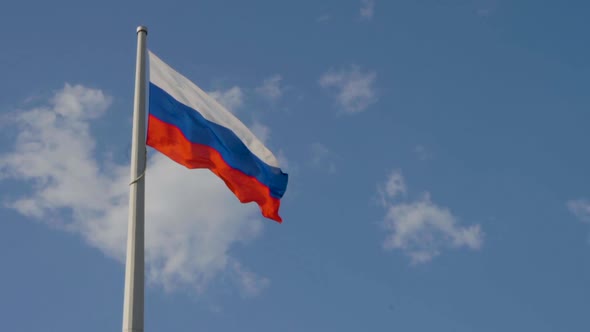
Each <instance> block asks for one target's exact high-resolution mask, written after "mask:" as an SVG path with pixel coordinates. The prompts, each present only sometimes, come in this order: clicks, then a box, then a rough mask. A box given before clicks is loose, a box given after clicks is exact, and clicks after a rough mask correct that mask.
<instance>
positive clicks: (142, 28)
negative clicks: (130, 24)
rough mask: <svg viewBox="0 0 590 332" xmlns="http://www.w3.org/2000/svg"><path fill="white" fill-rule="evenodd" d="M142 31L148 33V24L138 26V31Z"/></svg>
mask: <svg viewBox="0 0 590 332" xmlns="http://www.w3.org/2000/svg"><path fill="white" fill-rule="evenodd" d="M142 31H143V32H145V34H146V35H147V33H148V30H147V27H146V26H143V25H140V26H138V27H137V33H140V32H142Z"/></svg>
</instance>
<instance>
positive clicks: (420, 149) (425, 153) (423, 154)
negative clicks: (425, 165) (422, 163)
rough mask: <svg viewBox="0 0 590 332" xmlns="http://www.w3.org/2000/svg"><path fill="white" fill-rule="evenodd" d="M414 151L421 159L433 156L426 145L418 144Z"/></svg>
mask: <svg viewBox="0 0 590 332" xmlns="http://www.w3.org/2000/svg"><path fill="white" fill-rule="evenodd" d="M414 152H415V153H416V155H417V156H418V159H420V160H429V159H432V157H433V155H432V152H431V151H430V150H429V149H427V148H426V147H425V146H424V145H420V144H418V145H416V147H415V148H414Z"/></svg>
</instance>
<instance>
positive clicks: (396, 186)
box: [379, 170, 407, 199]
mask: <svg viewBox="0 0 590 332" xmlns="http://www.w3.org/2000/svg"><path fill="white" fill-rule="evenodd" d="M406 190H407V189H406V182H405V181H404V177H403V176H402V173H401V171H400V170H393V171H391V173H389V177H388V178H387V181H386V182H385V185H384V186H383V187H382V188H379V191H380V192H381V193H382V194H383V195H385V196H386V197H383V199H393V198H397V196H399V195H403V196H405V195H406Z"/></svg>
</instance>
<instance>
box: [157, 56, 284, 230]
mask: <svg viewBox="0 0 590 332" xmlns="http://www.w3.org/2000/svg"><path fill="white" fill-rule="evenodd" d="M149 77H150V79H149V115H148V128H147V142H146V144H147V145H149V146H151V147H153V148H154V149H156V150H158V151H159V152H161V153H163V154H164V155H166V156H168V157H169V158H170V159H172V160H174V161H176V162H177V163H179V164H181V165H184V166H186V167H187V168H191V169H193V168H207V169H209V170H211V171H212V172H213V173H215V174H216V175H217V176H219V177H220V178H221V179H222V180H223V181H224V182H225V184H226V185H227V186H228V187H229V189H230V190H231V191H232V192H233V193H234V194H235V195H236V197H237V198H238V199H239V200H240V202H242V203H247V202H256V203H258V205H259V206H260V210H261V212H262V215H263V216H265V217H267V218H270V219H273V220H276V221H278V222H281V221H282V219H281V217H280V216H279V206H280V199H281V197H283V194H284V193H285V190H286V188H287V180H288V176H287V174H285V173H283V172H282V171H281V169H280V168H279V163H278V161H277V158H276V157H275V156H274V155H273V154H272V152H271V151H270V150H269V149H268V148H267V147H266V146H264V144H263V143H262V142H261V141H260V140H259V139H258V138H256V136H254V134H252V132H251V131H250V130H249V129H248V128H247V127H246V126H245V125H244V124H243V123H242V122H241V121H240V120H238V118H236V117H235V116H234V115H233V114H232V113H231V112H229V111H228V110H227V109H225V108H224V107H223V106H222V105H221V104H219V103H218V102H217V101H215V99H213V98H212V97H210V96H209V95H207V94H206V93H205V92H204V91H203V90H201V89H200V88H199V87H198V86H197V85H196V84H194V83H193V82H191V81H190V80H188V79H187V78H186V77H184V76H182V75H181V74H179V73H178V72H176V71H175V70H174V69H172V68H171V67H170V66H168V65H167V64H166V63H164V62H163V61H162V60H161V59H160V58H158V57H157V56H156V55H155V54H153V53H152V52H149Z"/></svg>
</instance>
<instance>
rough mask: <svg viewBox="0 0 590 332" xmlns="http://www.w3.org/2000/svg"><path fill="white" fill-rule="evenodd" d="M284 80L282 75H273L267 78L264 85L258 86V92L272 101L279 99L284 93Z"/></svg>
mask: <svg viewBox="0 0 590 332" xmlns="http://www.w3.org/2000/svg"><path fill="white" fill-rule="evenodd" d="M282 80H283V78H282V77H281V75H273V76H271V77H269V78H267V79H265V80H264V81H263V82H262V85H261V86H259V87H257V88H256V92H258V93H259V94H260V95H262V96H263V97H265V98H267V99H269V100H271V101H277V100H278V99H280V98H281V96H282V95H283V88H282V87H281V81H282Z"/></svg>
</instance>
